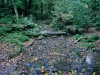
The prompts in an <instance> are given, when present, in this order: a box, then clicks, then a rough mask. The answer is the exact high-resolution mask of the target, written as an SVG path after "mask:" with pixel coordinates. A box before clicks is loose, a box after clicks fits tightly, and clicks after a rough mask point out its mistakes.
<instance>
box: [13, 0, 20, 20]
mask: <svg viewBox="0 0 100 75" xmlns="http://www.w3.org/2000/svg"><path fill="white" fill-rule="evenodd" d="M15 3H16V0H15V1H13V0H12V5H13V8H14V12H15V14H16V19H17V20H19V18H18V11H17V6H16V4H15Z"/></svg>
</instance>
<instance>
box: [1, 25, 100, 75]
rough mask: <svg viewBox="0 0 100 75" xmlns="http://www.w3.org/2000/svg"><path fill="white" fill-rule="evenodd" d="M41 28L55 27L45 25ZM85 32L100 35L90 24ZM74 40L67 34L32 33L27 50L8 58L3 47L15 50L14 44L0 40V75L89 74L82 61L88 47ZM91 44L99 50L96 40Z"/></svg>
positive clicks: (99, 41)
mask: <svg viewBox="0 0 100 75" xmlns="http://www.w3.org/2000/svg"><path fill="white" fill-rule="evenodd" d="M42 30H47V31H48V30H50V31H52V30H54V31H55V29H52V28H50V27H49V26H45V27H43V29H42ZM85 34H86V35H92V34H97V35H98V36H99V37H100V32H99V31H96V30H95V29H94V28H89V31H88V33H85ZM75 41H76V40H75V39H74V38H73V37H72V36H68V35H59V36H57V35H52V36H44V37H42V36H40V37H35V38H32V40H30V41H28V42H26V43H25V48H26V50H27V53H25V54H23V53H21V54H20V55H18V56H15V57H14V58H12V59H8V55H7V52H6V50H16V49H18V47H17V46H14V45H9V44H7V43H5V42H0V75H92V74H93V73H92V72H91V71H90V70H89V69H88V65H87V63H86V62H85V57H86V55H87V54H88V50H90V49H88V48H87V47H86V46H80V44H81V42H77V43H74V42H75ZM95 44H96V46H95V48H93V49H96V50H98V51H99V50H100V40H98V41H96V42H95ZM94 73H95V72H94ZM97 75H100V74H97Z"/></svg>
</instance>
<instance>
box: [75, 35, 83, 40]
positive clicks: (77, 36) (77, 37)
mask: <svg viewBox="0 0 100 75" xmlns="http://www.w3.org/2000/svg"><path fill="white" fill-rule="evenodd" d="M81 36H82V35H80V34H76V35H75V36H73V38H74V39H75V40H78V39H79V38H80V37H81Z"/></svg>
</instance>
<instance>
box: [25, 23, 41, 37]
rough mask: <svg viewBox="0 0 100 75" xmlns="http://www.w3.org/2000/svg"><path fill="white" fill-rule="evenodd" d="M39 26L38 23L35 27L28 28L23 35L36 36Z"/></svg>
mask: <svg viewBox="0 0 100 75" xmlns="http://www.w3.org/2000/svg"><path fill="white" fill-rule="evenodd" d="M40 28H41V26H40V25H38V26H37V27H35V28H32V29H28V30H27V31H25V32H24V34H25V35H27V36H29V37H33V36H37V34H38V32H39V30H40Z"/></svg>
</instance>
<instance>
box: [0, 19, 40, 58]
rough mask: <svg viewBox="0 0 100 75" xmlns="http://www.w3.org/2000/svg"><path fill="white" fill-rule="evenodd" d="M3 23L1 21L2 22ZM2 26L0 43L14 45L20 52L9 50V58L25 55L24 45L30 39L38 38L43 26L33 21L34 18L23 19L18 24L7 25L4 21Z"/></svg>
mask: <svg viewBox="0 0 100 75" xmlns="http://www.w3.org/2000/svg"><path fill="white" fill-rule="evenodd" d="M0 21H1V20H0ZM2 23H4V24H1V25H0V41H1V42H2V41H3V42H6V43H7V44H13V45H16V46H18V47H19V49H18V50H13V51H12V50H7V51H6V52H7V54H8V56H9V58H13V57H14V56H17V55H19V54H20V53H25V52H26V50H25V49H24V43H25V42H27V41H29V40H30V38H32V37H34V36H37V33H38V31H39V30H40V28H41V26H40V25H39V24H37V23H35V22H34V21H33V19H32V18H28V17H25V18H23V19H22V18H21V19H19V21H17V22H16V23H14V24H13V23H12V24H9V23H8V24H6V23H5V22H4V21H2Z"/></svg>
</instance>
